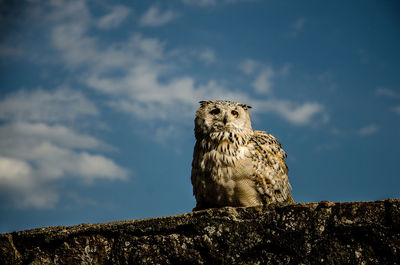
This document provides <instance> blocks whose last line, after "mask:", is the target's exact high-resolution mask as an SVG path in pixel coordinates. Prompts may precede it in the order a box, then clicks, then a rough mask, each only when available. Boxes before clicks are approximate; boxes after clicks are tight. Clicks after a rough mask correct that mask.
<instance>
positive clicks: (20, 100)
mask: <svg viewBox="0 0 400 265" xmlns="http://www.w3.org/2000/svg"><path fill="white" fill-rule="evenodd" d="M27 99H29V100H27ZM66 109H68V111H65V110H66ZM98 114H99V111H98V109H97V107H96V106H95V105H94V104H93V103H92V102H90V101H89V100H87V99H86V97H85V96H84V95H83V94H82V93H81V92H78V91H74V90H71V89H68V88H59V89H56V90H53V91H51V92H49V91H45V90H43V89H40V88H39V89H36V90H33V91H29V92H28V91H24V90H20V91H18V92H16V93H14V94H11V95H9V96H8V97H6V98H5V99H3V100H1V101H0V119H1V120H12V121H21V120H23V121H41V122H55V121H58V122H59V121H72V120H76V119H78V118H79V117H81V116H85V115H90V116H97V115H98Z"/></svg>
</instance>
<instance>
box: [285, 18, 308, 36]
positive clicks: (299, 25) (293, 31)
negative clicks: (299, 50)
mask: <svg viewBox="0 0 400 265" xmlns="http://www.w3.org/2000/svg"><path fill="white" fill-rule="evenodd" d="M306 22H307V19H306V18H304V17H300V18H297V19H296V21H294V22H293V24H291V25H290V30H289V32H288V34H287V35H288V37H291V38H295V37H297V36H298V35H299V34H300V32H301V31H302V30H303V28H304V25H305V24H306Z"/></svg>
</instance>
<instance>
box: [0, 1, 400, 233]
mask: <svg viewBox="0 0 400 265" xmlns="http://www.w3.org/2000/svg"><path fill="white" fill-rule="evenodd" d="M16 2H17V1H4V0H3V1H0V10H1V15H0V36H1V39H0V87H1V94H0V232H9V231H13V230H22V229H28V228H33V227H41V226H50V225H74V224H80V223H87V222H91V223H97V222H106V221H117V220H127V219H138V218H147V217H155V216H167V215H173V214H179V213H185V212H189V211H191V209H192V208H193V207H194V205H195V201H194V198H193V196H192V186H191V183H190V171H191V160H192V150H193V145H194V135H193V119H194V113H195V110H196V109H197V108H198V101H200V100H204V99H228V100H234V101H239V102H241V103H245V104H248V105H251V106H252V107H253V109H251V116H252V123H253V128H254V129H260V130H266V131H268V132H270V133H272V134H274V135H275V136H276V137H277V138H278V139H279V141H280V142H281V143H282V145H283V147H284V149H285V150H286V151H287V153H288V158H287V163H288V166H289V177H290V182H291V184H292V186H293V197H294V199H295V200H296V201H298V202H311V201H320V200H331V201H355V200H357V201H358V200H362V201H368V200H378V199H385V198H388V197H400V189H399V187H400V175H399V171H398V164H399V162H400V159H399V157H400V151H399V147H400V140H399V136H400V63H399V62H400V52H399V47H400V19H399V16H398V14H399V11H400V5H399V3H398V2H397V1H350V2H349V1H261V0H248V1H246V0H199V1H195V0H175V1H128V0H125V1H105V0H102V1H92V0H71V1H67V0H60V1H56V0H49V1H40V0H30V1H18V3H16Z"/></svg>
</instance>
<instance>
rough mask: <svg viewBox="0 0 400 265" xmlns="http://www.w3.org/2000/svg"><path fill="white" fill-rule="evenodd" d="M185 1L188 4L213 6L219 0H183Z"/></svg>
mask: <svg viewBox="0 0 400 265" xmlns="http://www.w3.org/2000/svg"><path fill="white" fill-rule="evenodd" d="M182 2H183V3H185V4H188V5H197V6H203V7H205V6H212V5H215V4H216V3H217V0H182Z"/></svg>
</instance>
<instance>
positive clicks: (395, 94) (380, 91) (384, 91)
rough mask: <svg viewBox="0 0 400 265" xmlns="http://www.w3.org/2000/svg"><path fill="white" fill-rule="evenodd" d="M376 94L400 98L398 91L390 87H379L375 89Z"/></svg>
mask: <svg viewBox="0 0 400 265" xmlns="http://www.w3.org/2000/svg"><path fill="white" fill-rule="evenodd" d="M375 93H376V95H378V96H385V97H389V98H400V93H399V92H396V91H394V90H392V89H388V88H383V87H379V88H377V89H376V90H375Z"/></svg>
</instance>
